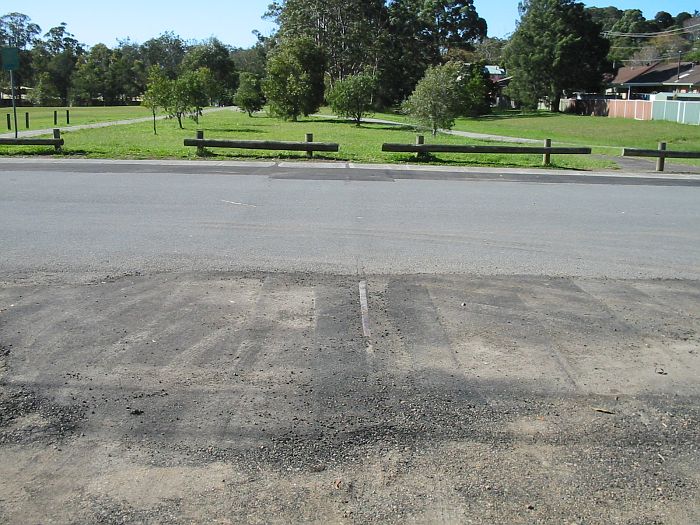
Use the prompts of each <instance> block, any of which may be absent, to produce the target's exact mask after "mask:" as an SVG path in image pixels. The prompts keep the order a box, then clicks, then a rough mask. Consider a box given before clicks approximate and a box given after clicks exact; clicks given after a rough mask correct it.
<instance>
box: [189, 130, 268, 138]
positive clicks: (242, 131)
mask: <svg viewBox="0 0 700 525" xmlns="http://www.w3.org/2000/svg"><path fill="white" fill-rule="evenodd" d="M202 130H203V131H205V132H212V133H253V134H265V133H270V132H269V131H268V130H264V129H256V128H202ZM205 138H206V135H205Z"/></svg>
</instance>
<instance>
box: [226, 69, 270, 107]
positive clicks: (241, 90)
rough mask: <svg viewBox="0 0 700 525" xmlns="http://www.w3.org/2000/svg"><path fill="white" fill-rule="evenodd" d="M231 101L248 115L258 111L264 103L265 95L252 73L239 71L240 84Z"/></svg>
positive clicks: (257, 79)
mask: <svg viewBox="0 0 700 525" xmlns="http://www.w3.org/2000/svg"><path fill="white" fill-rule="evenodd" d="M233 103H234V104H236V106H238V107H239V108H241V109H242V110H243V111H245V112H246V113H248V116H249V117H252V116H253V113H255V112H256V111H260V110H261V109H262V108H263V106H264V105H265V95H264V94H263V91H262V85H261V84H260V79H259V78H258V77H257V76H256V75H254V74H253V73H247V72H243V73H241V78H240V85H239V86H238V91H236V95H235V96H234V97H233Z"/></svg>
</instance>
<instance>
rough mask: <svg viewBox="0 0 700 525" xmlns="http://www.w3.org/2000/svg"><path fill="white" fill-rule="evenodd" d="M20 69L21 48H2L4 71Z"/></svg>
mask: <svg viewBox="0 0 700 525" xmlns="http://www.w3.org/2000/svg"><path fill="white" fill-rule="evenodd" d="M18 69H19V48H18V47H3V48H2V70H3V71H17V70H18Z"/></svg>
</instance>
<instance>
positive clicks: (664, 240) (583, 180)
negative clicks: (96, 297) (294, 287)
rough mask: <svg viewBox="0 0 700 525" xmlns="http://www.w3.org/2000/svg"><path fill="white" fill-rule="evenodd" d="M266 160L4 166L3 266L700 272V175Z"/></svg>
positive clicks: (0, 179) (0, 180)
mask: <svg viewBox="0 0 700 525" xmlns="http://www.w3.org/2000/svg"><path fill="white" fill-rule="evenodd" d="M261 166H264V167H239V168H236V169H232V168H221V167H217V166H213V167H212V168H209V170H208V171H205V172H204V173H192V171H197V169H194V170H193V169H192V168H189V170H188V168H187V167H186V166H183V165H181V164H180V165H177V166H162V165H157V164H154V165H145V166H144V165H140V166H138V167H137V168H136V170H137V172H134V169H133V168H132V169H130V168H129V166H128V165H123V164H97V163H93V164H87V165H86V164H83V165H80V170H81V172H79V173H76V172H75V169H74V168H72V166H70V165H65V164H63V165H62V164H58V165H55V164H49V165H39V166H38V167H34V168H32V167H31V166H21V165H17V164H12V165H6V166H3V168H4V169H3V170H2V172H0V214H1V215H2V217H3V220H2V221H0V243H1V244H2V247H3V257H2V261H1V262H0V271H2V272H3V273H4V274H6V275H8V274H9V275H15V274H21V273H23V272H26V271H27V270H29V271H37V270H40V271H46V272H66V271H78V272H94V273H100V272H107V273H108V274H115V273H124V272H131V271H162V270H168V271H173V270H177V271H180V270H233V271H237V270H251V269H253V270H265V271H311V272H319V271H321V272H332V273H359V274H361V273H363V272H365V273H387V274H395V273H424V272H430V273H453V272H458V273H476V274H482V275H501V274H531V275H548V276H589V277H594V276H607V277H617V278H634V277H646V278H649V277H671V278H676V277H679V278H693V279H696V278H698V277H699V276H700V262H699V261H700V229H698V224H700V208H699V207H698V199H699V196H700V180H698V179H697V178H695V179H694V178H678V179H670V178H667V179H659V178H642V179H637V178H630V177H622V176H615V175H612V176H611V175H607V176H602V177H594V176H584V175H569V176H555V175H552V176H538V175H517V174H516V175H512V174H510V175H508V178H507V179H505V180H499V179H503V177H502V176H500V174H494V173H492V172H491V173H485V174H478V173H476V174H468V175H459V174H458V175H451V174H448V173H444V172H435V173H430V172H401V171H390V170H364V169H354V170H353V169H347V168H341V169H331V168H328V169H313V168H285V167H281V168H280V167H269V166H268V165H261ZM149 171H150V173H149ZM202 171H204V170H202ZM328 179H331V180H328ZM532 181H535V182H532ZM29 239H31V242H27V241H28V240H29Z"/></svg>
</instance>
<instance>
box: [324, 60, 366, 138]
mask: <svg viewBox="0 0 700 525" xmlns="http://www.w3.org/2000/svg"><path fill="white" fill-rule="evenodd" d="M376 90H377V78H376V77H375V76H374V75H373V74H371V73H369V72H365V73H360V74H358V75H352V76H349V77H345V78H344V79H343V80H339V81H338V82H336V83H335V85H334V86H333V87H332V88H330V90H329V91H328V94H327V95H326V99H327V100H328V103H329V104H330V105H331V108H332V109H333V111H334V112H335V113H336V114H337V115H338V116H341V117H348V118H351V119H352V120H354V121H355V124H356V125H357V126H359V125H360V123H361V122H362V117H364V116H365V115H366V114H367V113H369V110H370V108H371V106H372V99H373V97H374V94H375V92H376Z"/></svg>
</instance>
